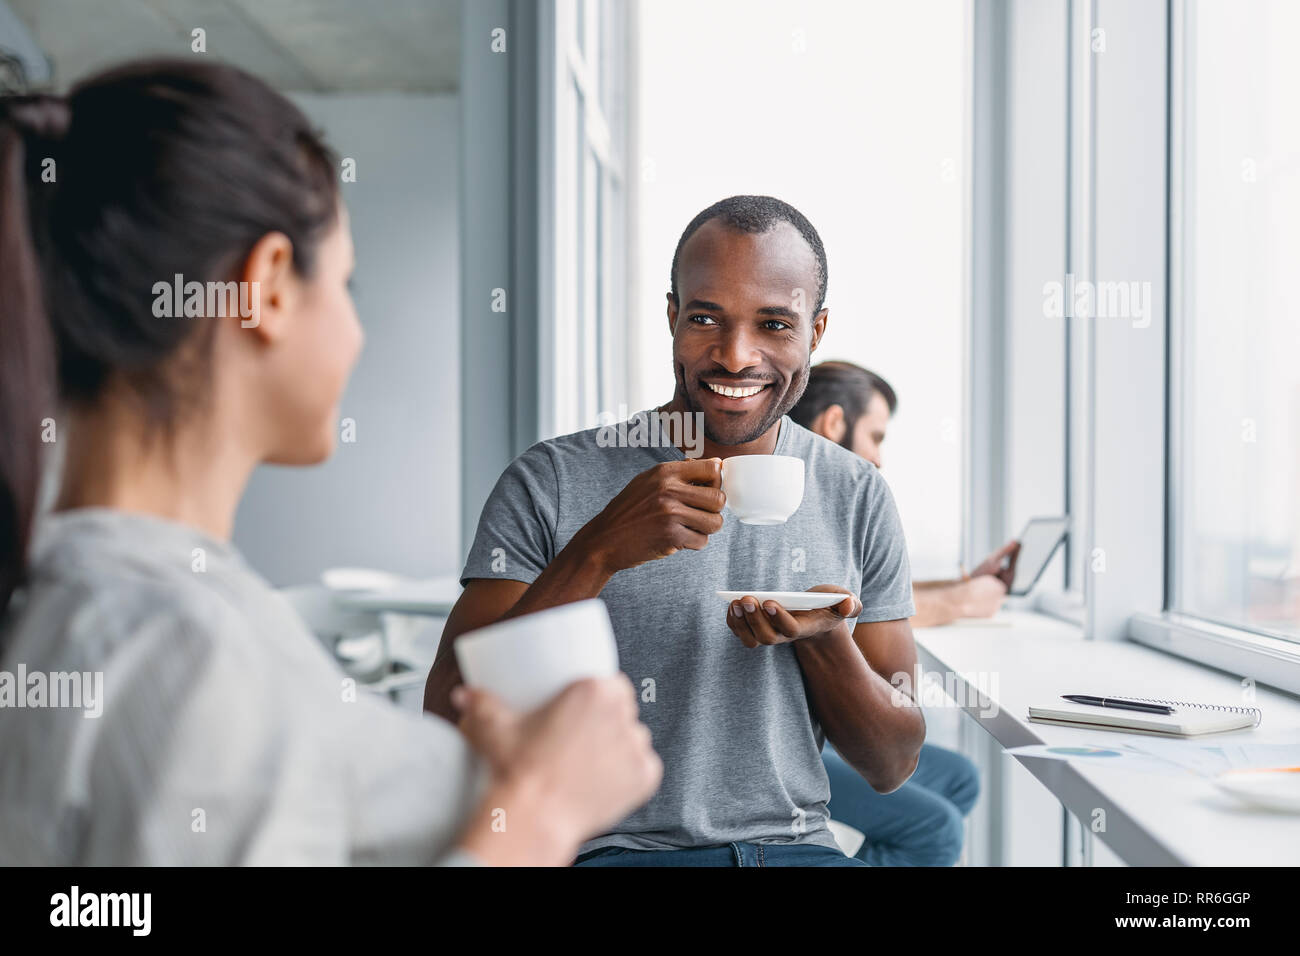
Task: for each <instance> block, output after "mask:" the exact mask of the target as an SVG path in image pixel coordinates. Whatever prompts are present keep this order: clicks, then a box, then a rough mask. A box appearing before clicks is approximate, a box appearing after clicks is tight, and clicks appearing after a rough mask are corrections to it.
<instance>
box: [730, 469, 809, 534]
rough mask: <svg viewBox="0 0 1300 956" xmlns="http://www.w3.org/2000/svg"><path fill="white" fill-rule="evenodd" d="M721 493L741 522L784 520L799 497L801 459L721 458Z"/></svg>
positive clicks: (801, 495) (801, 476) (798, 502)
mask: <svg viewBox="0 0 1300 956" xmlns="http://www.w3.org/2000/svg"><path fill="white" fill-rule="evenodd" d="M722 493H723V494H725V495H726V496H727V507H728V508H729V509H730V510H731V513H732V514H734V515H735V516H736V517H737V518H739V519H740V520H741V522H743V523H744V524H784V523H785V520H786V519H787V518H789V517H790V516H791V515H792V514H794V513H795V512H796V511H798V510H799V505H800V503H801V502H802V501H803V459H802V458H791V457H789V456H787V455H736V456H734V457H732V458H724V459H723V460H722Z"/></svg>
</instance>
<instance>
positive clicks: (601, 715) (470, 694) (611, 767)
mask: <svg viewBox="0 0 1300 956" xmlns="http://www.w3.org/2000/svg"><path fill="white" fill-rule="evenodd" d="M452 703H453V705H454V706H455V707H456V708H457V710H458V712H459V713H460V715H461V718H460V729H461V732H462V733H463V734H464V735H465V737H466V738H467V739H468V740H469V742H470V744H471V746H473V747H474V749H475V750H477V751H478V752H479V753H480V754H482V756H483V757H484V759H486V760H487V762H488V764H489V766H491V768H492V771H493V785H492V788H491V790H490V791H489V793H488V798H487V799H486V800H485V802H484V805H483V807H482V808H481V812H480V816H482V815H483V814H487V820H489V821H490V822H491V829H489V830H487V831H486V832H483V828H482V827H481V826H477V827H476V826H475V825H474V824H471V828H470V833H469V834H468V835H467V838H466V840H465V841H463V842H462V846H463V847H464V848H465V849H466V850H469V851H470V852H472V853H475V854H477V855H478V856H479V857H480V858H481V859H483V860H484V862H489V863H495V864H506V865H511V864H513V865H520V864H523V865H547V864H549V865H562V864H564V863H568V862H569V861H571V860H572V859H573V856H574V855H575V854H576V853H577V850H578V847H579V846H580V845H581V844H582V842H583V841H584V840H586V839H588V838H590V837H592V836H594V835H596V834H598V833H601V832H603V831H604V830H606V829H607V828H608V827H610V826H612V825H613V824H614V823H616V822H618V821H619V820H621V819H622V818H623V817H625V816H627V814H628V813H630V812H631V811H632V810H634V809H636V808H637V807H639V806H640V805H641V804H643V803H645V801H646V800H648V799H649V798H650V797H651V796H653V795H654V792H655V790H657V789H658V787H659V781H660V779H661V777H662V776H663V763H662V762H661V761H660V759H659V756H658V755H657V754H656V753H655V752H654V748H653V747H652V746H651V743H650V731H649V729H648V728H647V727H646V726H645V725H644V724H642V723H641V722H640V719H639V714H638V710H637V699H636V692H635V690H634V689H633V688H632V684H631V682H630V681H629V680H628V679H627V677H626V676H625V675H623V674H618V675H615V676H614V677H607V678H589V679H585V680H580V681H576V682H574V683H573V684H570V685H569V686H568V687H567V688H565V689H564V690H563V691H561V692H560V693H559V694H558V695H557V696H556V697H555V699H554V700H552V701H551V702H550V703H548V704H545V705H544V706H542V707H540V708H538V709H537V710H536V711H533V712H532V713H528V714H520V713H516V712H515V711H512V710H510V708H508V707H507V706H506V705H505V704H504V703H502V702H501V700H500V699H498V698H497V697H496V696H494V695H493V694H490V693H488V692H487V691H485V690H481V689H476V688H469V687H463V686H462V687H458V688H456V689H455V690H454V691H453V692H452Z"/></svg>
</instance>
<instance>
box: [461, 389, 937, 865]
mask: <svg viewBox="0 0 1300 956" xmlns="http://www.w3.org/2000/svg"><path fill="white" fill-rule="evenodd" d="M647 414H648V413H646V412H641V413H639V414H638V415H636V416H633V419H632V420H633V421H635V420H636V419H637V418H644V416H646V415H647ZM646 433H647V432H646V431H644V430H642V431H641V432H640V434H646ZM649 433H650V434H653V432H649ZM612 434H613V430H611V429H610V428H609V427H607V428H606V430H605V432H604V433H603V434H602V431H601V429H600V428H593V429H589V430H587V431H583V432H577V433H575V434H572V435H566V436H563V437H561V438H555V439H552V440H549V441H544V442H540V443H538V444H536V445H534V446H533V447H532V448H530V449H528V450H527V451H526V452H524V453H523V454H522V455H520V456H519V457H518V458H516V459H515V460H514V461H513V462H512V463H511V464H510V466H509V467H508V468H507V469H506V470H505V472H504V473H503V474H502V475H501V478H500V480H498V482H497V485H496V488H495V489H494V490H493V492H492V495H491V497H489V499H488V501H487V504H486V505H484V507H483V514H482V516H481V517H480V519H479V525H478V533H477V534H476V535H475V539H474V545H473V547H472V548H471V550H470V554H469V558H468V560H467V561H466V564H465V570H464V573H463V574H462V576H461V581H462V583H464V582H467V581H469V580H471V579H473V578H497V579H508V580H513V581H522V582H524V583H526V584H531V583H532V582H533V581H534V580H535V579H536V578H537V576H538V575H539V574H540V573H541V572H542V570H543V569H544V568H545V567H546V566H547V565H548V564H550V562H551V561H552V560H554V558H555V556H556V555H557V554H559V552H560V551H561V550H563V549H564V547H565V545H567V544H568V543H569V540H570V539H571V538H572V537H573V536H574V534H575V533H576V532H577V531H578V530H579V529H580V528H582V526H583V525H585V524H586V523H587V522H588V521H590V520H591V519H592V518H594V517H595V516H596V515H597V514H599V513H600V512H601V511H602V510H603V509H604V507H605V506H606V505H607V504H608V503H609V502H610V500H611V499H612V498H614V496H615V495H617V494H618V493H619V492H620V491H622V490H623V488H624V487H625V486H626V485H627V483H628V482H629V481H631V480H632V479H633V478H635V477H636V476H637V475H638V474H640V473H641V472H643V471H645V470H647V469H649V468H651V467H653V466H655V465H657V464H659V463H661V462H666V461H681V460H683V459H684V457H685V456H684V455H683V454H682V452H681V451H680V450H679V449H678V448H676V447H675V446H672V445H669V446H668V447H607V445H608V444H609V437H610V436H611V435H612ZM626 434H627V435H629V436H632V437H630V438H629V439H628V441H627V444H631V443H632V440H633V439H634V438H635V436H636V435H637V434H638V430H637V429H635V428H634V427H633V426H631V425H629V426H628V429H627V432H626ZM775 454H778V455H791V456H794V457H796V458H802V459H803V460H804V462H805V482H804V497H803V502H802V503H801V504H800V506H799V509H798V510H797V511H796V512H795V513H794V515H793V516H792V517H791V518H790V519H789V520H788V521H787V522H786V523H785V524H783V525H771V526H759V525H746V524H741V523H740V521H739V520H738V519H737V518H736V516H735V515H733V514H732V513H731V512H730V511H724V512H723V515H724V518H725V521H724V524H723V527H722V530H721V531H719V532H718V533H717V534H714V535H711V536H710V538H709V542H708V544H707V546H705V548H704V549H703V550H700V551H689V550H684V551H679V552H677V553H676V554H674V555H671V556H670V557H667V558H663V559H661V560H658V561H651V562H648V563H646V564H643V565H640V566H638V567H635V568H628V569H626V570H623V571H620V572H618V573H617V574H615V575H614V576H613V577H612V578H611V579H610V581H609V583H608V584H607V585H606V586H605V589H604V590H603V591H602V592H601V594H600V597H601V599H602V600H604V602H605V604H606V606H607V607H608V608H609V616H610V619H611V620H612V621H613V624H614V633H615V635H616V637H617V640H618V654H619V663H620V666H621V668H622V670H623V671H624V672H625V673H626V674H627V675H628V677H629V678H631V680H632V684H633V685H634V686H635V687H636V688H637V691H638V693H639V695H640V701H641V719H642V721H644V722H645V724H646V725H647V726H648V727H649V728H650V731H651V733H652V734H653V738H654V747H655V750H656V751H657V752H658V753H659V756H660V757H661V759H662V760H663V763H664V776H663V783H662V785H661V786H660V788H659V791H658V792H657V793H656V794H655V796H654V797H653V798H652V799H651V800H650V802H649V803H647V804H646V805H645V806H643V807H642V808H641V809H639V810H637V811H635V812H634V813H632V814H631V815H630V816H628V817H627V818H626V819H624V820H623V821H622V822H620V823H619V824H618V825H617V826H615V827H614V829H613V830H612V831H611V832H610V833H607V834H604V835H602V836H599V837H597V838H596V839H594V840H591V841H589V842H587V843H586V844H585V845H584V846H583V847H582V852H586V851H589V850H594V849H597V848H600V847H605V846H618V847H630V848H633V849H649V850H670V849H680V848H684V847H699V846H718V845H722V844H726V843H732V842H750V843H814V844H820V845H823V846H830V847H834V846H836V843H835V841H834V838H833V837H832V836H831V833H830V830H829V829H828V828H827V826H826V820H827V813H826V803H827V801H828V800H829V799H830V786H829V784H828V782H827V779H826V772H825V770H824V769H823V767H822V762H821V747H822V743H823V740H824V737H823V734H822V730H821V727H820V726H819V724H818V723H817V721H816V719H815V718H814V716H813V715H812V713H811V712H810V706H809V699H808V696H807V692H806V691H805V689H804V684H803V676H802V671H801V669H800V667H799V662H798V659H797V657H796V655H795V649H794V646H793V645H791V644H784V645H777V646H760V647H756V648H747V647H745V645H744V644H742V643H741V642H740V639H739V638H737V637H736V636H735V634H733V633H732V632H731V630H730V629H729V628H728V627H727V620H726V615H727V612H728V605H727V603H726V602H725V601H723V599H721V598H719V597H718V596H717V594H716V593H715V592H717V591H722V590H732V591H736V590H746V589H748V590H755V591H758V590H763V591H804V590H807V589H808V588H810V587H813V586H814V585H818V584H835V585H840V586H842V587H845V588H848V589H849V590H851V591H853V592H854V593H855V594H857V595H859V597H860V598H861V600H862V608H863V610H862V613H861V615H859V617H858V619H857V620H858V621H859V622H865V621H890V620H898V619H900V618H906V617H910V616H911V615H912V614H913V613H914V609H913V606H912V585H911V575H910V571H909V568H908V561H907V550H906V547H905V545H904V541H903V532H902V528H901V526H900V524H899V520H898V513H897V511H896V509H895V507H894V500H893V497H892V495H891V494H890V492H889V488H888V486H887V485H886V484H885V481H884V479H883V478H881V476H880V473H879V472H878V471H877V470H876V468H875V466H874V465H872V464H871V463H869V462H867V461H865V460H864V459H862V458H860V457H858V456H857V455H855V454H853V453H852V452H850V451H848V450H846V449H844V448H841V447H840V446H838V445H836V444H834V443H833V442H830V441H827V440H826V439H824V438H821V437H820V436H817V435H814V434H813V433H812V432H810V431H808V430H807V429H805V428H803V427H801V426H799V425H798V424H796V423H795V422H794V421H792V420H791V419H790V418H788V417H785V418H782V420H781V427H780V433H779V435H778V437H777V444H776V450H775Z"/></svg>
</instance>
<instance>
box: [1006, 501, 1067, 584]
mask: <svg viewBox="0 0 1300 956" xmlns="http://www.w3.org/2000/svg"><path fill="white" fill-rule="evenodd" d="M1069 528H1070V519H1069V518H1030V519H1029V524H1027V525H1025V530H1024V531H1022V532H1021V533H1020V552H1019V553H1018V554H1017V555H1016V574H1015V577H1014V578H1013V579H1012V581H1011V588H1010V590H1009V591H1008V592H1007V593H1008V594H1013V595H1016V596H1017V597H1020V596H1023V595H1025V594H1028V593H1029V589H1030V588H1032V587H1033V586H1034V585H1035V584H1036V583H1037V582H1038V579H1039V578H1040V577H1041V576H1042V574H1043V572H1044V571H1045V570H1047V562H1049V561H1051V560H1052V555H1054V554H1056V549H1057V548H1059V547H1060V546H1061V542H1062V541H1064V540H1065V534H1066V532H1067V531H1068V530H1069Z"/></svg>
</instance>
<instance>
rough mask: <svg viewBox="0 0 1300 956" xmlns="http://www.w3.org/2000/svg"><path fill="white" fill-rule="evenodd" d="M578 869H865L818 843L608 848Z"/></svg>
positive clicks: (588, 856) (585, 857)
mask: <svg viewBox="0 0 1300 956" xmlns="http://www.w3.org/2000/svg"><path fill="white" fill-rule="evenodd" d="M573 865H574V866H865V865H866V864H865V863H863V862H862V861H861V860H855V859H854V858H853V857H851V856H845V855H844V853H843V852H842V851H840V850H836V849H833V848H831V847H827V846H817V844H815V843H728V844H726V845H724V846H699V847H691V848H690V849H686V850H628V849H624V848H623V847H616V846H607V847H602V848H601V849H599V850H592V851H590V852H589V853H584V854H582V855H581V856H579V857H578V859H577V861H576V862H575V863H574V864H573Z"/></svg>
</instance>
